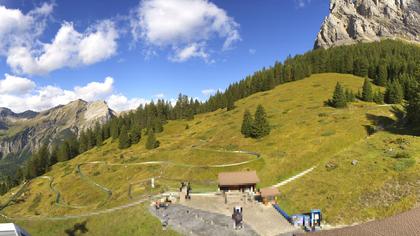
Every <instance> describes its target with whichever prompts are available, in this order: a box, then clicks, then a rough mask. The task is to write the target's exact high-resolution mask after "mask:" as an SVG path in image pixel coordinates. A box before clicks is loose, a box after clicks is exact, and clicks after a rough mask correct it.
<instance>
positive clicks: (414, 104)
mask: <svg viewBox="0 0 420 236" xmlns="http://www.w3.org/2000/svg"><path fill="white" fill-rule="evenodd" d="M405 109H406V113H407V121H408V124H409V125H411V126H413V127H415V128H420V87H417V88H416V89H415V91H414V92H413V96H412V97H411V98H410V99H409V100H408V104H407V106H406V108H405Z"/></svg>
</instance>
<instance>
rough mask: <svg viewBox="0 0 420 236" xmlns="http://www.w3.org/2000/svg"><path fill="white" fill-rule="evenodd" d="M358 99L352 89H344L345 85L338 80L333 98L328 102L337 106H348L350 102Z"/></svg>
mask: <svg viewBox="0 0 420 236" xmlns="http://www.w3.org/2000/svg"><path fill="white" fill-rule="evenodd" d="M355 99H356V96H355V95H354V93H353V91H351V90H350V89H344V87H343V86H342V85H341V84H340V83H339V82H337V85H336V86H335V90H334V93H333V96H332V98H331V99H329V100H328V101H327V102H326V104H327V105H329V106H332V107H335V108H344V107H347V104H348V103H349V102H353V101H354V100H355Z"/></svg>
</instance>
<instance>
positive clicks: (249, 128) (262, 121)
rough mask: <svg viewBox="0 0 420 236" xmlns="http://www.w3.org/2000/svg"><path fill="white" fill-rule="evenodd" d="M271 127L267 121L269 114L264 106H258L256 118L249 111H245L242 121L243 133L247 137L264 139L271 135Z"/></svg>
mask: <svg viewBox="0 0 420 236" xmlns="http://www.w3.org/2000/svg"><path fill="white" fill-rule="evenodd" d="M270 131H271V127H270V123H269V122H268V119H267V113H266V112H265V109H264V107H263V106H261V105H258V107H257V110H256V111H255V114H254V117H252V115H251V113H250V112H249V110H245V112H244V117H243V121H242V127H241V133H242V134H243V135H244V136H245V137H246V138H248V137H251V138H256V139H259V138H262V137H264V136H267V135H269V134H270Z"/></svg>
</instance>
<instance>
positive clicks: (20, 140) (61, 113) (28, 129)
mask: <svg viewBox="0 0 420 236" xmlns="http://www.w3.org/2000/svg"><path fill="white" fill-rule="evenodd" d="M114 116H116V113H115V112H114V111H113V110H111V109H110V108H109V107H108V105H107V104H106V103H105V102H103V101H97V102H92V103H88V102H86V101H83V100H76V101H73V102H71V103H69V104H67V105H61V106H57V107H54V108H51V109H49V110H46V111H42V112H39V113H38V112H34V111H26V112H23V113H14V112H13V111H12V110H10V109H8V108H0V160H1V159H20V160H21V161H22V159H26V158H27V157H28V156H29V154H30V153H31V152H32V151H34V150H36V149H38V148H39V147H40V146H41V145H42V144H44V143H47V144H49V145H50V146H51V145H52V144H54V143H56V142H59V141H60V140H63V139H65V138H66V137H68V136H69V135H72V134H73V135H74V134H76V135H77V134H78V133H79V132H80V131H81V130H83V129H86V128H89V127H92V126H94V125H95V124H96V122H99V123H101V124H102V123H105V122H107V121H108V120H110V119H111V118H112V117H114Z"/></svg>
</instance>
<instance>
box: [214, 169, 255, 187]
mask: <svg viewBox="0 0 420 236" xmlns="http://www.w3.org/2000/svg"><path fill="white" fill-rule="evenodd" d="M218 181H219V185H220V186H235V185H247V184H256V183H259V182H260V179H259V178H258V176H257V172H255V171H242V172H223V173H219V177H218Z"/></svg>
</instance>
